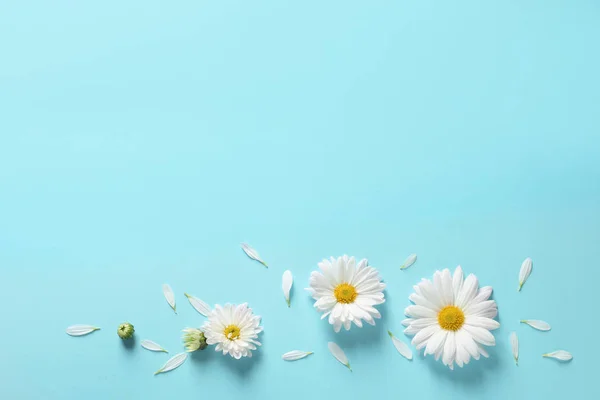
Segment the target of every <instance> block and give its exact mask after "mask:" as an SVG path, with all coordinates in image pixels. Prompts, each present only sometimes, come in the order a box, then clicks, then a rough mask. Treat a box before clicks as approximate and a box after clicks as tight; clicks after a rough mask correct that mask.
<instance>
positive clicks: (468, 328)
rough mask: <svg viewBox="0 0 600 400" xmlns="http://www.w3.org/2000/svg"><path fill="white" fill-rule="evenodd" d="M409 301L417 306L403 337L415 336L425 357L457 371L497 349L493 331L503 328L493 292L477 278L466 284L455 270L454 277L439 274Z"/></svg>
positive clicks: (419, 287) (423, 282) (408, 312)
mask: <svg viewBox="0 0 600 400" xmlns="http://www.w3.org/2000/svg"><path fill="white" fill-rule="evenodd" d="M414 289H415V293H413V294H411V295H410V296H409V299H410V300H411V301H412V302H413V303H414V304H415V305H412V306H409V307H407V308H406V310H405V312H404V313H405V314H406V315H407V316H409V317H410V318H409V319H406V320H404V321H402V324H403V325H404V326H407V328H406V330H405V331H404V333H406V334H407V335H414V338H413V339H412V344H413V345H414V346H416V348H417V350H420V349H425V355H427V354H432V355H434V356H435V359H436V360H438V359H439V358H440V357H441V358H442V362H443V363H444V365H447V366H448V367H449V368H450V369H454V363H456V364H457V365H458V366H459V367H462V366H463V365H465V364H468V363H469V360H470V359H471V357H473V358H474V359H476V360H479V357H480V356H484V357H486V358H487V357H488V353H487V352H486V351H485V349H484V348H483V347H482V346H495V345H496V340H495V338H494V336H493V335H492V333H491V332H490V331H491V330H494V329H497V328H499V327H500V324H499V323H498V322H497V321H495V320H494V319H493V318H495V317H496V315H497V314H498V308H497V307H496V302H495V301H494V300H488V299H489V297H490V295H491V294H492V288H491V287H490V286H485V287H482V288H481V289H479V284H478V281H477V277H476V276H475V275H473V274H470V275H469V276H468V277H467V278H466V279H464V281H463V271H462V269H461V268H460V266H459V267H458V268H456V271H455V272H454V276H452V275H451V274H450V271H449V270H448V269H444V270H443V271H441V272H440V271H436V272H435V274H434V275H433V282H431V281H430V280H429V279H423V280H421V282H420V283H419V284H418V285H416V286H414Z"/></svg>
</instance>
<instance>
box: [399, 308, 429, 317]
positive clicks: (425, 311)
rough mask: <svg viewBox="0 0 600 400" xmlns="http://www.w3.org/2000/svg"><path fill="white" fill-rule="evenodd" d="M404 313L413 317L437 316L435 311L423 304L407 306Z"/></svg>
mask: <svg viewBox="0 0 600 400" xmlns="http://www.w3.org/2000/svg"><path fill="white" fill-rule="evenodd" d="M404 314H406V315H407V316H409V317H413V318H437V313H436V312H435V311H433V310H432V309H430V308H426V307H423V306H408V307H406V309H405V310H404Z"/></svg>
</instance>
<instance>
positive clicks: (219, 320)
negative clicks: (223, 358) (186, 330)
mask: <svg viewBox="0 0 600 400" xmlns="http://www.w3.org/2000/svg"><path fill="white" fill-rule="evenodd" d="M259 324H260V317H259V316H258V315H254V314H253V313H252V309H251V308H249V307H248V304H247V303H244V304H240V305H235V304H225V306H224V307H221V306H220V305H218V304H217V305H216V306H215V309H214V310H212V312H211V314H210V315H209V316H208V321H206V322H205V323H204V325H203V326H202V330H203V331H204V335H205V336H206V343H208V344H216V345H217V346H216V347H215V351H223V355H225V354H229V355H230V356H231V357H233V358H235V359H238V360H239V359H240V358H242V357H252V350H256V346H260V342H259V341H257V340H256V339H257V338H258V334H259V333H260V332H262V330H263V328H262V326H259Z"/></svg>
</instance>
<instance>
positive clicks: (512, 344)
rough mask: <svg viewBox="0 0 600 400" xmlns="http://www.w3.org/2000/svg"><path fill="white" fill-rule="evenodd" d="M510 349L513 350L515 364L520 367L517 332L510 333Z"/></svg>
mask: <svg viewBox="0 0 600 400" xmlns="http://www.w3.org/2000/svg"><path fill="white" fill-rule="evenodd" d="M510 347H511V349H512V354H513V358H514V359H515V364H517V365H519V338H518V337H517V334H516V333H515V332H511V333H510Z"/></svg>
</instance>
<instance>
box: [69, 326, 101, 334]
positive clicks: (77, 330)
mask: <svg viewBox="0 0 600 400" xmlns="http://www.w3.org/2000/svg"><path fill="white" fill-rule="evenodd" d="M97 330H100V328H98V327H95V326H92V325H72V326H70V327H68V328H67V335H70V336H84V335H87V334H90V333H92V332H95V331H97Z"/></svg>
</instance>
